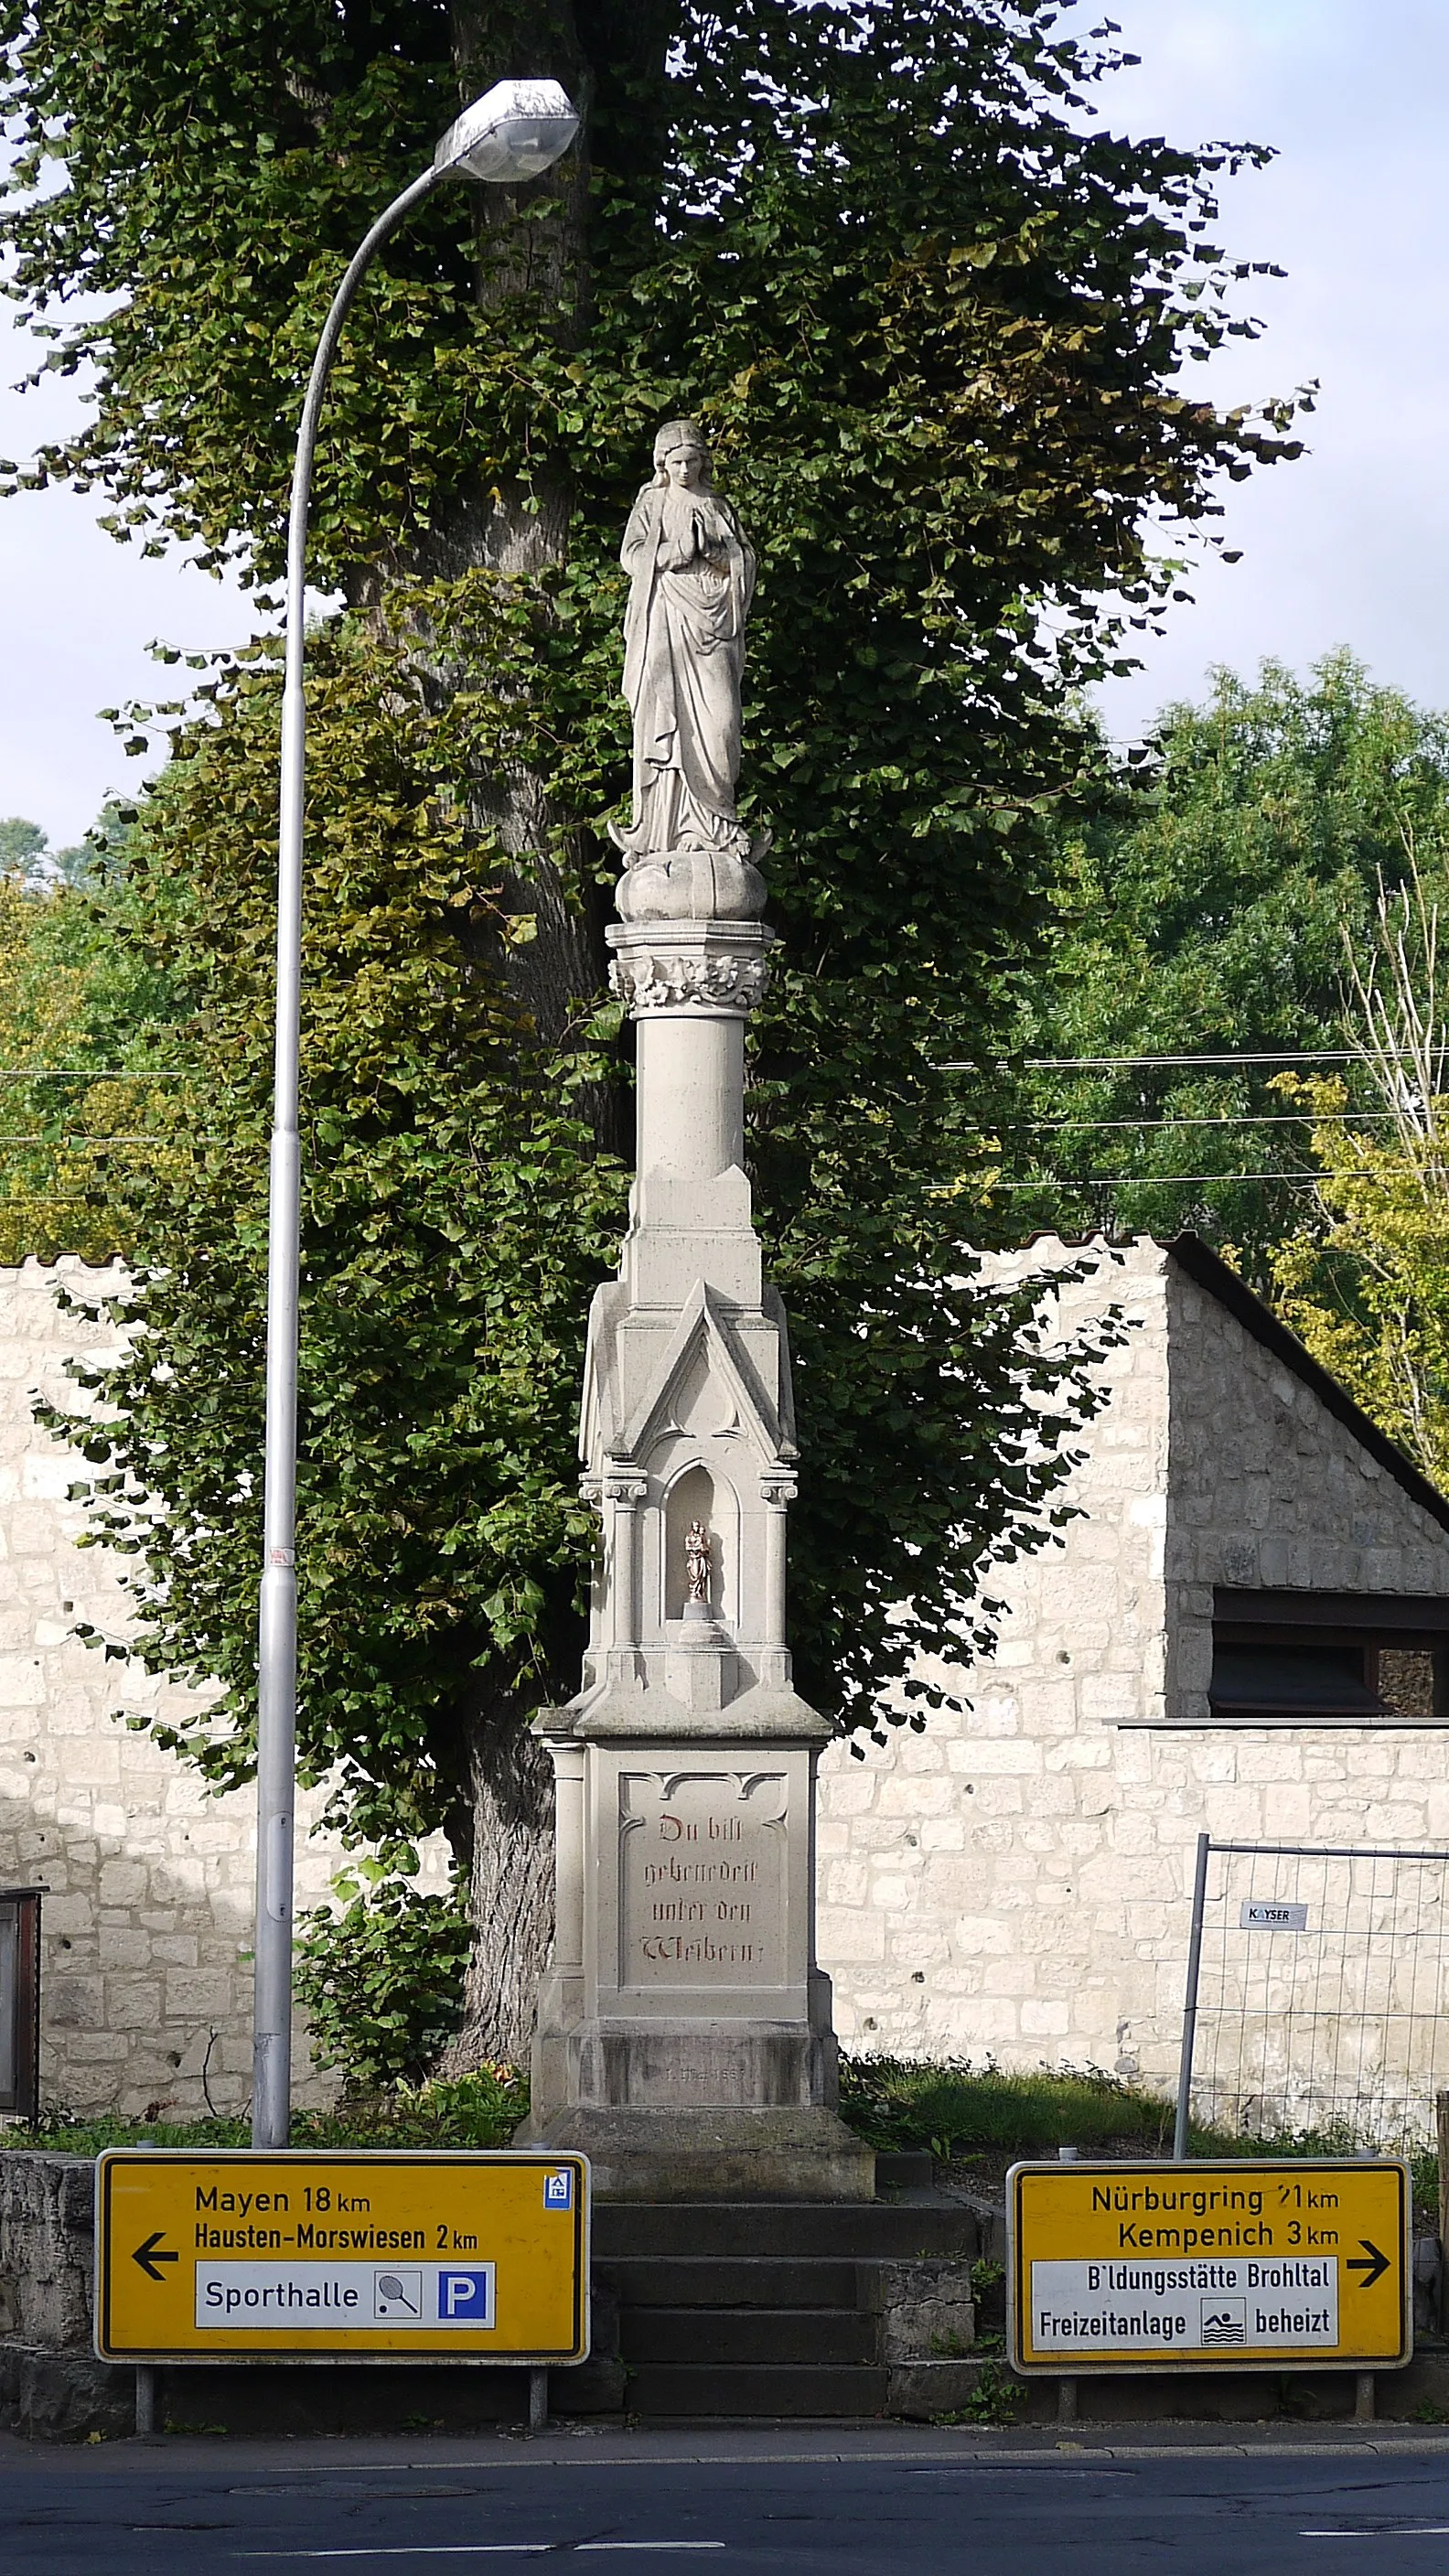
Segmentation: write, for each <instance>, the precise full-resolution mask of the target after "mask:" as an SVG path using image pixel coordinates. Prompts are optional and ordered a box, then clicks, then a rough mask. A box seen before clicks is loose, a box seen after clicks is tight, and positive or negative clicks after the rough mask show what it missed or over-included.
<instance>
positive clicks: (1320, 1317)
mask: <svg viewBox="0 0 1449 2576" xmlns="http://www.w3.org/2000/svg"><path fill="white" fill-rule="evenodd" d="M1443 886H1444V877H1443V872H1442V867H1441V869H1440V871H1439V873H1438V875H1437V879H1436V880H1435V881H1432V882H1426V880H1425V878H1424V876H1423V875H1422V874H1421V872H1420V869H1419V867H1418V864H1417V863H1414V864H1413V865H1412V866H1411V870H1410V876H1409V882H1408V883H1407V884H1406V885H1402V886H1400V887H1398V888H1397V889H1396V891H1395V892H1394V893H1392V894H1390V893H1388V892H1387V891H1386V890H1385V889H1384V888H1382V887H1381V888H1380V890H1379V898H1378V905H1377V910H1376V917H1375V921H1374V924H1373V936H1372V939H1371V941H1370V942H1369V943H1368V944H1367V945H1366V946H1365V945H1363V944H1362V943H1361V939H1360V933H1359V928H1358V925H1357V923H1354V924H1352V925H1349V924H1345V933H1344V947H1345V965H1346V980H1347V982H1348V986H1349V994H1350V1003H1351V1008H1352V1012H1353V1023H1354V1031H1355V1036H1356V1039H1357V1045H1358V1066H1357V1072H1358V1076H1359V1082H1358V1100H1359V1103H1360V1106H1359V1107H1358V1109H1357V1110H1355V1106H1354V1098H1353V1095H1352V1094H1351V1092H1350V1090H1349V1087H1348V1085H1347V1084H1346V1083H1344V1082H1342V1081H1326V1080H1319V1081H1316V1082H1315V1081H1308V1082H1300V1083H1297V1084H1291V1083H1289V1084H1285V1085H1284V1086H1283V1087H1284V1088H1285V1089H1288V1088H1292V1089H1293V1090H1295V1091H1296V1093H1297V1095H1298V1096H1299V1097H1300V1098H1302V1099H1303V1100H1304V1101H1305V1102H1306V1104H1307V1107H1308V1110H1309V1112H1310V1114H1311V1115H1312V1117H1313V1119H1314V1122H1315V1123H1314V1128H1313V1149H1314V1152H1315V1154H1316V1155H1317V1157H1318V1161H1319V1165H1320V1168H1321V1177H1320V1179H1319V1182H1318V1189H1317V1199H1318V1208H1317V1212H1316V1221H1315V1222H1313V1223H1310V1224H1308V1225H1303V1226H1300V1227H1299V1228H1298V1230H1297V1231H1296V1232H1295V1233H1294V1234H1293V1235H1292V1236H1291V1237H1290V1238H1289V1239H1288V1240H1287V1241H1286V1242H1284V1243H1283V1244H1281V1245H1280V1246H1279V1247H1278V1250H1277V1252H1276V1254H1275V1257H1274V1263H1273V1272H1274V1283H1275V1286H1276V1289H1277V1293H1278V1298H1279V1302H1280V1304H1281V1306H1282V1309H1283V1312H1284V1314H1285V1316H1286V1318H1287V1320H1288V1322H1289V1323H1290V1324H1291V1325H1292V1326H1293V1328H1294V1330H1295V1332H1298V1333H1300V1334H1301V1335H1302V1337H1303V1339H1304V1341H1305V1342H1306V1343H1307V1345H1308V1347H1309V1349H1310V1350H1311V1351H1312V1352H1313V1354H1314V1357H1315V1358H1316V1359H1320V1360H1321V1361H1322V1362H1323V1364H1324V1366H1325V1368H1331V1369H1332V1370H1333V1372H1334V1374H1335V1376H1336V1377H1338V1378H1340V1379H1341V1380H1342V1382H1343V1384H1344V1385H1345V1386H1346V1387H1347V1388H1348V1390H1349V1392H1350V1394H1351V1395H1354V1396H1356V1397H1357V1398H1358V1401H1359V1403H1360V1404H1361V1405H1362V1406H1363V1408H1364V1410H1365V1412H1366V1413H1369V1414H1371V1415H1372V1417H1373V1419H1374V1420H1375V1421H1376V1422H1377V1423H1378V1424H1379V1425H1380V1427H1381V1429H1383V1430H1385V1431H1387V1432H1388V1433H1389V1435H1390V1437H1391V1438H1392V1439H1394V1440H1397V1441H1398V1442H1399V1443H1400V1445H1401V1447H1403V1448H1404V1449H1406V1450H1407V1451H1408V1453H1409V1455H1410V1457H1411V1458H1414V1459H1417V1461H1418V1463H1419V1465H1420V1466H1421V1467H1422V1468H1423V1470H1424V1472H1425V1474H1426V1475H1428V1476H1431V1477H1433V1478H1434V1480H1435V1481H1436V1483H1438V1484H1440V1485H1444V1484H1446V1483H1449V1118H1446V1092H1445V1084H1444V1057H1445V1014H1446V1003H1449V991H1446V984H1449V979H1446V975H1445V967H1444V961H1443V959H1442V958H1441V956H1440V953H1439V905H1440V902H1441V900H1442V897H1443ZM1365 1098H1368V1099H1370V1100H1373V1101H1376V1102H1377V1104H1378V1109H1379V1116H1378V1119H1377V1122H1376V1125H1375V1126H1373V1127H1365V1126H1364V1124H1363V1123H1362V1118H1363V1110H1362V1106H1361V1104H1362V1102H1363V1100H1364V1099H1365ZM1385 1131H1387V1132H1385Z"/></svg>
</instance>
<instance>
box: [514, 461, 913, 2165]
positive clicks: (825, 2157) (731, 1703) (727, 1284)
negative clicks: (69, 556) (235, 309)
mask: <svg viewBox="0 0 1449 2576" xmlns="http://www.w3.org/2000/svg"><path fill="white" fill-rule="evenodd" d="M654 461H655V468H656V471H655V475H654V479H653V481H652V482H651V483H649V484H647V485H646V486H645V488H644V490H643V491H642V492H641V493H640V495H639V498H638V500H637V502H636V503H635V506H634V509H633V512H632V514H631V516H630V520H629V525H628V529H627V532H626V534H625V538H624V548H623V563H624V567H625V569H626V571H627V572H628V573H629V575H630V599H629V609H628V615H627V620H626V625H625V643H626V652H625V668H624V688H625V694H626V696H627V697H628V699H629V702H630V705H631V707H632V709H633V715H634V808H633V820H632V823H631V824H630V826H629V828H628V829H627V830H615V832H614V839H615V841H616V842H617V844H618V846H619V848H620V850H621V851H622V853H623V857H624V861H625V870H624V875H623V877H622V879H621V881H620V886H619V893H618V908H619V913H620V915H621V919H620V921H619V922H618V923H617V924H615V925H614V926H613V927H612V928H611V929H610V931H609V934H608V937H609V944H610V946H611V948H612V949H613V952H614V962H613V967H612V978H613V983H614V987H615V990H616V991H617V992H618V993H620V994H621V995H622V996H623V997H624V999H625V1000H627V1002H628V1003H629V1006H630V1009H631V1011H632V1013H633V1017H634V1020H635V1022H636V1025H637V1031H638V1080H637V1120H638V1123H637V1147H636V1177H635V1181H634V1187H633V1192H632V1196H631V1201H630V1222H629V1231H628V1234H627V1236H626V1239H625V1243H624V1252H623V1261H622V1265H621V1268H620V1273H619V1277H618V1279H617V1280H616V1281H614V1282H613V1283H612V1284H611V1285H609V1286H608V1287H605V1288H601V1289H600V1290H599V1292H598V1295H597V1296H596V1298H595V1300H594V1307H593V1312H592V1314H591V1316H590V1318H589V1340H588V1358H587V1363H586V1374H585V1384H584V1400H583V1420H582V1426H581V1433H580V1450H581V1455H582V1457H583V1462H584V1491H585V1493H586V1494H587V1495H588V1497H589V1498H590V1500H591V1501H592V1502H593V1504H594V1506H595V1508H596V1509H597V1511H598V1513H599V1516H600V1520H601V1523H602V1531H601V1547H600V1560H599V1572H598V1577H597V1581H596V1584H595V1589H594V1604H593V1618H592V1633H591V1638H590V1644H589V1650H588V1655H587V1658H586V1661H585V1668H584V1686H583V1689H582V1690H581V1692H580V1693H579V1696H578V1698H577V1699H575V1700H573V1701H571V1702H570V1704H569V1706H568V1707H567V1708H562V1709H547V1710H544V1711H543V1712H542V1713H541V1714H540V1716H539V1718H538V1720H537V1721H536V1724H537V1729H538V1732H539V1734H540V1735H541V1736H542V1738H543V1740H544V1741H545V1742H546V1743H547V1745H548V1748H549V1751H550V1753H551V1755H552V1757H553V1763H554V1770H555V1775H556V1783H557V1824H556V1838H557V1928H556V1934H555V1943H554V1955H553V1962H552V1966H551V1968H550V1971H549V1974H548V1976H547V1977H546V1978H545V1980H544V1984H543V1987H542V1990H541V1993H540V1997H539V2027H538V2037H537V2040H536V2042H535V2046H534V2070H533V2105H534V2107H533V2114H532V2118H531V2121H530V2124H529V2129H528V2132H527V2133H526V2134H527V2135H529V2136H531V2137H533V2138H537V2139H539V2140H546V2141H547V2142H548V2143H549V2144H551V2145H555V2146H560V2147H562V2146H573V2147H579V2148H582V2149H583V2150H584V2151H585V2152H586V2153H587V2154H588V2155H590V2156H591V2157H592V2158H593V2160H594V2164H595V2179H596V2186H597V2188H598V2189H599V2190H600V2191H601V2192H602V2193H603V2195H604V2196H605V2197H608V2198H636V2199H660V2198H676V2199H678V2198H683V2199H688V2198H703V2197H710V2196H720V2195H726V2194H727V2195H730V2196H735V2195H740V2196H746V2197H750V2196H752V2197H755V2198H768V2199H779V2198H813V2199H841V2198H848V2199H856V2198H868V2197H869V2196H870V2193H871V2191H872V2189H873V2167H874V2159H873V2158H872V2157H871V2156H870V2154H869V2153H868V2151H867V2150H866V2149H864V2148H863V2147H862V2146H861V2145H860V2143H859V2141H858V2140H857V2139H855V2138H853V2137H852V2136H851V2134H850V2132H849V2131H848V2130H846V2129H845V2127H844V2126H843V2124H842V2123H841V2122H840V2120H839V2119H838V2118H837V2116H836V2113H835V2101H836V2050H835V2040H834V2036H833V2033H832V2030H831V2019H830V1985H829V1980H828V1978H826V1977H825V1976H823V1975H822V1973H821V1971H820V1970H819V1969H818V1968H817V1967H816V1964H815V1942H814V1923H815V1850H814V1814H815V1765H816V1761H817V1758H818V1755H819V1750H820V1747H821V1745H822V1744H824V1743H826V1742H827V1741H828V1740H829V1736H830V1731H831V1730H830V1728H829V1726H828V1725H827V1724H826V1722H825V1720H824V1719H823V1718H820V1717H818V1716H817V1715H816V1714H815V1711H814V1710H813V1709H811V1708H808V1707H807V1706H806V1704H805V1702H804V1701H803V1700H802V1699H800V1698H798V1697H797V1695H796V1693H795V1691H794V1689H793V1687H792V1683H791V1671H790V1654H789V1649H788V1647H787V1645H786V1642H785V1562H786V1539H785V1530H786V1513H787V1510H788V1507H789V1505H790V1503H791V1501H792V1500H793V1498H794V1494H795V1474H796V1449H795V1431H794V1419H793V1413H792V1407H791V1398H790V1357H789V1348H788V1344H787V1340H786V1329H785V1317H784V1312H783V1309H782V1307H781V1304H780V1300H779V1297H778V1296H777V1294H776V1292H775V1291H774V1290H773V1289H772V1288H769V1287H767V1286H766V1285H765V1284H764V1280H763V1277H762V1271H761V1262H760V1248H759V1245H758V1243H757V1241H756V1239H755V1232H754V1225H753V1220H752V1215H751V1207H750V1187H749V1182H748V1180H747V1179H746V1177H745V1171H744V1029H745V1020H746V1017H747V1015H748V1013H749V1012H750V1010H751V1008H752V1007H753V1005H754V1004H755V1003H756V1002H757V1001H758V1000H759V999H760V996H761V994H762V993H763V991H764V989H765V980H766V975H767V972H768V966H767V952H768V950H769V948H770V945H771V941H772V934H771V932H769V931H768V930H766V929H765V928H764V927H763V925H762V923H761V921H760V919H759V914H760V910H761V907H762V905H763V902H764V894H765V888H764V882H763V879H762V878H761V876H760V873H759V868H758V865H757V862H758V861H759V860H760V859H761V858H762V857H763V856H764V852H765V847H766V846H767V841H758V842H756V843H754V844H753V845H752V844H751V842H750V840H749V837H748V835H747V834H746V833H745V831H744V830H743V829H742V827H741V825H740V823H739V821H738V819H737V817H736V813H735V782H736V777H737V774H738V768H739V742H740V676H741V671H742V668H743V662H744V638H745V621H746V618H747V616H748V612H749V606H750V598H751V593H752V591H753V587H754V570H755V562H754V556H753V554H752V553H751V551H750V547H749V545H748V543H747V541H746V539H745V537H744V535H743V533H742V531H741V529H740V526H739V522H738V520H737V519H736V517H735V514H734V512H733V511H732V510H731V508H730V507H729V504H728V503H727V502H725V501H722V500H721V499H720V498H719V496H718V495H717V494H716V493H715V491H714V490H713V487H712V484H711V481H710V470H709V457H708V454H707V452H706V450H705V447H704V444H703V441H702V439H701V437H700V435H699V432H698V431H697V430H696V429H695V427H694V425H693V424H692V423H691V422H689V421H671V422H669V423H668V424H667V425H666V427H665V428H663V429H662V430H661V431H660V433H659V436H658V438H657V439H656V440H655V443H654Z"/></svg>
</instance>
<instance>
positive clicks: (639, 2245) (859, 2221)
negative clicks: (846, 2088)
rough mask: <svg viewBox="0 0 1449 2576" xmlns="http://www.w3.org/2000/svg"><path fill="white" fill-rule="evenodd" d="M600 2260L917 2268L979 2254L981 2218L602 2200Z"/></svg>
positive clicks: (837, 2205) (908, 2208) (939, 2210)
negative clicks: (662, 2257)
mask: <svg viewBox="0 0 1449 2576" xmlns="http://www.w3.org/2000/svg"><path fill="white" fill-rule="evenodd" d="M592 2223H593V2251H594V2256H595V2259H596V2260H598V2259H602V2260H605V2261H607V2260H609V2259H611V2258H612V2257H614V2256H617V2255H640V2254H667V2255H693V2256H696V2257H697V2256H702V2255H713V2256H720V2257H735V2258H738V2257H741V2256H751V2257H754V2258H755V2259H757V2260H759V2259H763V2258H766V2257H769V2256H785V2257H788V2258H791V2259H800V2258H808V2259H817V2260H818V2259H819V2258H821V2257H835V2258H837V2259H844V2260H846V2261H848V2262H909V2261H910V2260H911V2259H912V2258H913V2257H914V2256H927V2255H942V2254H951V2255H955V2256H957V2257H958V2259H960V2260H961V2261H963V2262H970V2261H971V2260H972V2259H973V2257H974V2256H975V2254H976V2251H977V2223H976V2218H975V2215H974V2213H973V2212H972V2211H971V2210H969V2209H965V2208H962V2207H961V2206H960V2205H959V2204H958V2203H957V2202H955V2201H944V2200H943V2201H937V2202H934V2203H930V2202H924V2201H918V2200H912V2201H908V2202H904V2203H901V2204H899V2205H897V2204H893V2203H891V2202H889V2201H881V2200H863V2201H848V2200H847V2201H790V2200H786V2201H767V2200H760V2201H727V2200H704V2201H619V2200H614V2201H608V2200H604V2201H596V2202H595V2204H594V2211H593V2222H592Z"/></svg>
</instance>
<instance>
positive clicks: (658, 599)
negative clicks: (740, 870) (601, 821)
mask: <svg viewBox="0 0 1449 2576" xmlns="http://www.w3.org/2000/svg"><path fill="white" fill-rule="evenodd" d="M619 559H620V561H621V563H622V564H623V566H624V570H625V571H626V572H627V574H628V575H629V606H628V610H627V612H626V614H625V619H624V695H625V697H626V698H627V699H628V701H629V705H630V707H631V709H632V710H633V716H634V816H633V821H632V823H631V824H630V825H629V826H628V827H627V829H626V828H624V827H622V826H620V825H618V824H611V825H610V827H609V828H610V832H611V834H612V837H613V839H614V841H615V843H616V844H617V846H618V847H619V848H620V849H621V850H622V851H623V852H624V854H625V856H626V858H627V859H628V861H629V863H630V865H631V866H633V865H634V864H636V863H637V862H638V861H640V860H643V859H649V858H654V857H656V856H659V857H662V856H664V855H665V854H667V853H670V852H674V851H680V852H683V851H709V852H711V853H714V854H715V855H717V856H721V857H730V858H739V859H745V860H747V859H748V858H749V855H750V842H749V835H748V833H746V832H745V831H744V830H743V828H742V827H741V825H740V823H739V821H738V819H737V817H736V814H735V781H736V779H737V778H738V776H739V767H740V678H741V674H742V672H743V669H744V660H745V619H746V617H747V616H748V614H749V607H750V600H751V597H752V596H753V593H754V587H755V558H754V555H753V553H752V552H751V550H750V547H749V546H748V545H747V544H746V542H745V538H744V536H743V534H742V532H741V529H740V523H739V521H738V519H737V518H736V517H735V514H734V512H733V510H732V509H731V508H730V506H729V503H728V502H727V501H721V500H720V498H719V496H718V494H717V493H716V492H715V491H714V489H713V486H712V484H711V482H710V472H709V450H708V449H707V447H706V446H705V444H704V440H703V439H702V437H701V436H700V433H699V431H698V430H697V429H696V427H695V425H694V423H693V421H691V420H671V421H666V422H665V425H664V427H663V428H662V429H661V430H660V432H659V435H658V437H657V438H656V439H655V441H654V479H653V481H652V483H646V484H645V486H644V489H643V491H642V492H641V493H640V495H639V497H638V499H637V501H636V502H635V504H634V507H633V509H632V510H631V511H630V513H629V525H628V527H627V528H626V529H625V531H624V544H623V549H622V551H621V554H620V558H619Z"/></svg>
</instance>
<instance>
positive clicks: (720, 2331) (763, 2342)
mask: <svg viewBox="0 0 1449 2576" xmlns="http://www.w3.org/2000/svg"><path fill="white" fill-rule="evenodd" d="M619 2334H620V2349H621V2351H622V2354H623V2358H624V2360H625V2361H626V2362H627V2363H629V2364H630V2365H631V2367H632V2366H633V2365H634V2364H635V2363H639V2362H684V2363H687V2364H689V2365H690V2366H691V2367H697V2366H699V2365H701V2364H703V2363H706V2362H710V2363H728V2364H730V2365H731V2366H734V2365H738V2364H740V2363H751V2364H758V2365H762V2366H763V2365H774V2364H776V2363H781V2362H785V2363H791V2364H800V2363H808V2364H810V2365H811V2366H813V2367H821V2368H824V2367H831V2368H834V2367H837V2366H839V2365H840V2364H842V2363H845V2364H849V2365H852V2366H857V2367H858V2366H860V2365H867V2366H868V2365H872V2364H874V2363H875V2361H876V2360H877V2359H878V2357H879V2343H880V2333H879V2321H878V2319H877V2318H875V2317H870V2316H852V2315H850V2314H849V2313H847V2312H846V2311H844V2310H842V2309H840V2308H725V2309H718V2308H634V2309H628V2308H626V2309H625V2311H624V2313H623V2315H622V2316H621V2318H620V2321H619Z"/></svg>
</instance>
